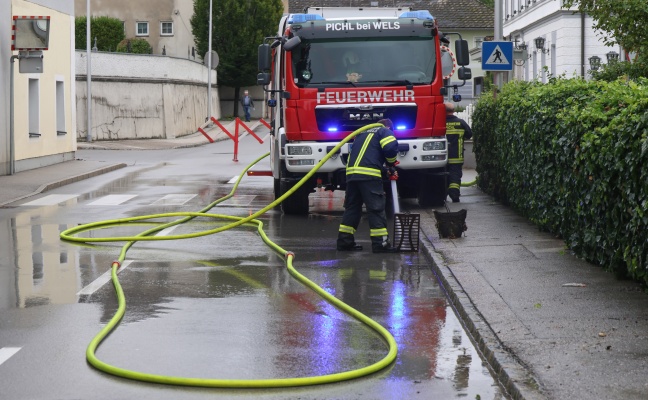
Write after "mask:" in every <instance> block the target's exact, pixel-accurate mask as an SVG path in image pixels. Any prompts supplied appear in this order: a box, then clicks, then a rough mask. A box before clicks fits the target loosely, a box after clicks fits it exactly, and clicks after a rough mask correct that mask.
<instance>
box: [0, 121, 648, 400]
mask: <svg viewBox="0 0 648 400" xmlns="http://www.w3.org/2000/svg"><path fill="white" fill-rule="evenodd" d="M257 124H258V121H257ZM252 125H253V126H256V125H254V124H252ZM209 132H211V133H212V134H213V135H214V136H213V138H214V139H215V140H216V138H219V139H218V140H223V139H226V138H227V137H226V136H225V134H224V133H222V132H219V130H218V129H214V128H212V129H211V130H210V131H208V133H209ZM208 143H209V141H208V140H207V139H206V138H205V137H204V136H203V135H202V134H199V133H198V134H193V135H189V136H188V137H184V138H178V139H160V140H143V141H133V140H129V141H115V142H93V143H91V144H90V143H89V144H85V143H79V148H80V149H84V148H85V149H91V148H99V149H115V150H129V149H130V150H143V149H163V148H164V149H169V148H179V147H190V146H199V145H203V144H208ZM111 153H113V152H106V154H107V156H106V159H105V161H102V162H96V161H83V160H76V161H69V162H66V163H62V164H58V165H53V166H49V167H44V168H39V169H37V170H32V171H25V172H20V173H17V174H15V175H13V176H0V187H1V188H2V190H0V205H6V204H9V203H11V202H13V201H16V200H19V199H21V198H25V197H28V196H31V195H33V194H36V193H40V192H43V191H46V190H49V189H51V188H53V187H58V186H63V185H66V184H68V183H72V182H75V181H78V180H81V179H86V178H89V177H92V176H95V175H98V174H100V173H104V172H108V171H112V170H114V169H117V168H121V167H123V166H125V165H124V164H120V163H115V162H111V161H110V154H111ZM115 154H117V153H115ZM475 176H476V174H475V171H474V170H470V169H467V170H465V171H464V178H463V181H464V182H469V181H471V180H473V179H474V177H475ZM461 192H462V197H461V203H450V204H449V207H450V208H451V210H453V211H456V210H459V209H462V208H463V209H466V210H467V212H468V217H467V220H466V223H467V226H468V230H467V232H465V236H463V237H461V238H458V239H441V238H439V235H438V233H437V230H436V227H435V218H434V215H433V211H434V210H431V209H419V208H418V207H417V206H416V205H415V204H414V203H412V202H410V201H409V200H408V201H406V202H404V204H402V208H403V209H404V210H406V211H407V210H408V209H409V210H411V211H413V212H420V213H421V225H422V226H421V230H422V232H421V236H422V244H423V245H422V246H421V247H422V249H423V250H422V251H425V252H426V253H427V254H428V255H429V257H430V258H431V259H432V260H433V270H434V271H435V273H436V274H437V275H438V277H439V281H440V282H441V284H442V285H443V287H444V288H445V290H446V291H447V293H448V297H449V298H450V300H451V302H452V305H453V306H454V308H455V309H456V311H457V313H458V314H459V315H460V317H461V319H462V321H463V322H464V324H465V327H466V330H467V331H468V332H469V333H470V334H471V335H472V337H473V339H474V341H475V343H476V345H477V348H478V349H479V350H480V351H481V352H482V353H483V355H484V358H485V359H486V360H488V362H489V364H490V366H491V367H492V369H493V373H494V375H495V376H496V377H497V378H498V379H499V380H500V382H501V384H502V385H503V386H504V387H505V388H506V389H507V390H508V392H509V394H510V395H511V397H512V398H515V399H529V400H531V399H557V400H563V399H570V400H573V399H588V400H589V399H592V398H594V399H619V400H621V399H623V400H628V399H646V398H648V395H647V393H648V380H647V379H646V373H647V372H648V295H646V293H645V292H644V291H643V288H642V287H641V286H640V285H639V284H637V283H635V282H631V281H619V280H616V279H615V278H614V276H613V275H612V274H610V273H606V272H604V271H603V269H602V268H600V267H596V266H593V265H591V264H588V263H587V262H585V261H583V260H579V259H578V258H576V257H574V256H573V255H571V254H570V252H569V250H567V249H566V248H565V246H564V242H563V241H562V240H560V239H558V238H555V237H553V236H552V235H550V234H548V233H545V232H540V231H539V230H538V229H537V228H536V227H535V226H534V225H532V224H531V223H530V222H528V221H527V220H526V219H524V218H522V217H521V216H519V215H518V214H517V213H516V212H515V211H513V210H511V209H509V208H508V207H506V206H503V205H502V204H500V203H498V202H496V201H494V200H493V198H491V197H490V196H488V195H486V194H484V193H483V192H481V190H480V189H479V188H477V187H476V186H471V187H464V188H462V190H461ZM439 211H445V210H444V209H439ZM482 400H486V399H482Z"/></svg>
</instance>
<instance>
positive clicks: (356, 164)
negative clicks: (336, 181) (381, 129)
mask: <svg viewBox="0 0 648 400" xmlns="http://www.w3.org/2000/svg"><path fill="white" fill-rule="evenodd" d="M373 135H374V134H373V133H370V134H369V135H367V138H366V139H365V141H364V143H363V144H362V148H361V149H360V152H359V153H358V158H357V159H356V160H355V163H354V164H353V166H354V167H358V165H360V161H361V160H362V157H364V153H365V151H367V147H369V143H371V139H372V138H373Z"/></svg>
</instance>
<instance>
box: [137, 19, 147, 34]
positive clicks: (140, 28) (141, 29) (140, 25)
mask: <svg viewBox="0 0 648 400" xmlns="http://www.w3.org/2000/svg"><path fill="white" fill-rule="evenodd" d="M136 28H137V29H136V31H137V36H148V34H149V23H148V22H137V25H136Z"/></svg>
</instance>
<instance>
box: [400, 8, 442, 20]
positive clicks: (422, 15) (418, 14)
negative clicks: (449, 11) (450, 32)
mask: <svg viewBox="0 0 648 400" xmlns="http://www.w3.org/2000/svg"><path fill="white" fill-rule="evenodd" d="M398 18H416V19H434V17H433V16H432V14H430V12H429V11H428V10H418V11H405V12H404V13H401V15H399V16H398Z"/></svg>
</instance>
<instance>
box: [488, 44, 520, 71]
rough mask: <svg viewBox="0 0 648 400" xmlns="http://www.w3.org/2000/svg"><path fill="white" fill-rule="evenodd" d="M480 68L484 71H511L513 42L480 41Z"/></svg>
mask: <svg viewBox="0 0 648 400" xmlns="http://www.w3.org/2000/svg"><path fill="white" fill-rule="evenodd" d="M482 69H483V70H484V71H511V70H512V69H513V42H482Z"/></svg>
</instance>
